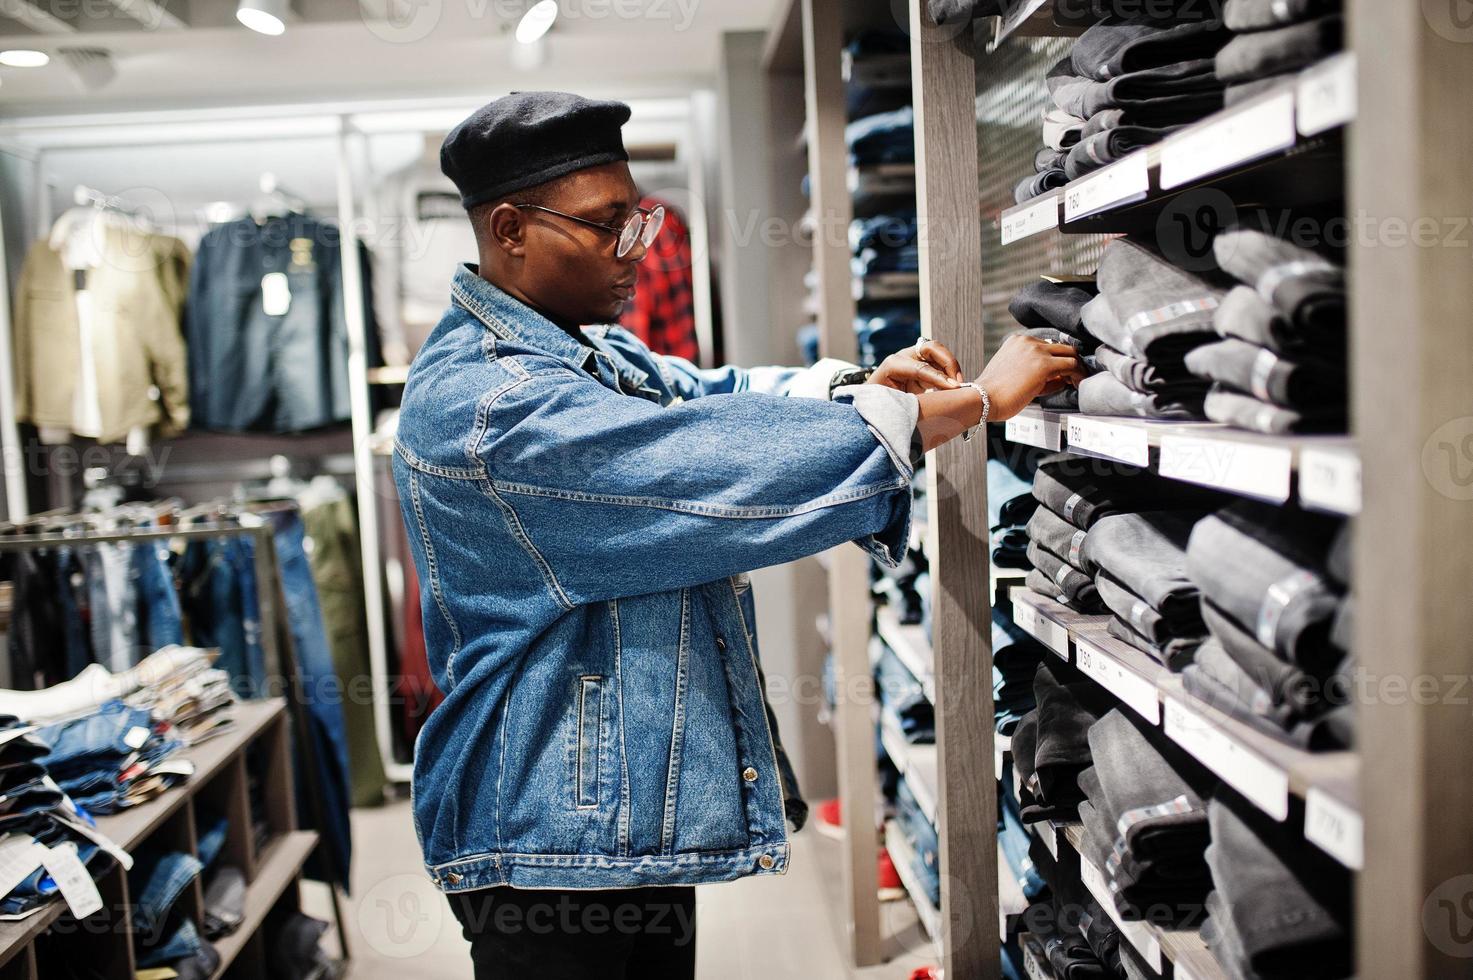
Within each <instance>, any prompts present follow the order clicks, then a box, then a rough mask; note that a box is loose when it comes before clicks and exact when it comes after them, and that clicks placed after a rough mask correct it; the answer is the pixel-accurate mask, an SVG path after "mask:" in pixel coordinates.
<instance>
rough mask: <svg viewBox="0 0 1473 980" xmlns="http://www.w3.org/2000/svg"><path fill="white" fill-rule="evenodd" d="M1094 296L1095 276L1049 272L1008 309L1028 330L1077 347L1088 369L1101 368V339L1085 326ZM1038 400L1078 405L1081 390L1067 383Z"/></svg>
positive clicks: (1060, 406)
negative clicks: (1067, 276)
mask: <svg viewBox="0 0 1473 980" xmlns="http://www.w3.org/2000/svg"><path fill="white" fill-rule="evenodd" d="M1094 296H1095V284H1094V281H1093V280H1089V279H1060V278H1056V277H1053V276H1045V277H1043V278H1041V279H1037V280H1034V281H1033V282H1030V283H1029V284H1028V285H1026V286H1024V287H1023V288H1022V289H1020V290H1018V292H1017V294H1016V295H1014V296H1013V298H1012V300H1011V301H1010V302H1009V303H1008V313H1010V314H1011V315H1012V317H1013V319H1014V320H1017V321H1018V323H1020V324H1022V325H1023V327H1024V331H1023V332H1024V333H1025V334H1027V335H1029V336H1031V337H1037V338H1039V339H1040V340H1045V341H1048V342H1049V343H1054V344H1068V345H1069V346H1070V347H1073V348H1074V349H1075V350H1076V351H1078V352H1079V354H1080V358H1081V360H1082V362H1083V364H1084V367H1085V370H1086V371H1087V372H1090V371H1095V370H1098V365H1097V364H1096V363H1095V360H1094V353H1095V350H1096V348H1098V347H1099V345H1100V342H1099V339H1098V338H1096V337H1095V336H1094V335H1093V334H1091V333H1090V332H1089V330H1088V329H1086V328H1085V326H1084V323H1083V320H1082V311H1083V310H1084V307H1085V304H1087V303H1088V302H1089V301H1090V300H1091V299H1093V298H1094ZM1035 400H1036V401H1037V403H1038V404H1039V405H1042V406H1043V407H1044V408H1048V409H1053V410H1066V411H1067V410H1072V409H1077V408H1078V407H1079V391H1078V389H1076V388H1073V387H1066V388H1063V389H1061V390H1060V391H1057V392H1054V393H1053V394H1051V395H1042V396H1040V397H1039V398H1037V399H1035Z"/></svg>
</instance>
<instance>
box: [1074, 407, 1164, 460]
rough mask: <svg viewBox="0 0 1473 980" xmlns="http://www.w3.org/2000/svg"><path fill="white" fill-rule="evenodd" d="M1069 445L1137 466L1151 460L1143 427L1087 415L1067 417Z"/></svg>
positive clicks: (1148, 443)
mask: <svg viewBox="0 0 1473 980" xmlns="http://www.w3.org/2000/svg"><path fill="white" fill-rule="evenodd" d="M1069 447H1070V448H1071V449H1078V450H1080V451H1082V452H1086V453H1093V454H1095V455H1096V456H1108V457H1109V458H1110V459H1118V460H1120V461H1121V462H1122V463H1134V464H1135V465H1136V466H1147V465H1149V464H1150V462H1151V446H1150V441H1149V440H1148V438H1147V436H1146V430H1145V429H1144V428H1142V427H1141V426H1138V425H1121V424H1119V423H1116V422H1110V421H1106V420H1104V419H1097V418H1092V417H1090V416H1087V415H1086V416H1071V417H1070V418H1069Z"/></svg>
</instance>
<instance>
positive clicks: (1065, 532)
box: [1028, 507, 1098, 575]
mask: <svg viewBox="0 0 1473 980" xmlns="http://www.w3.org/2000/svg"><path fill="white" fill-rule="evenodd" d="M1085 537H1086V535H1085V531H1084V529H1083V528H1080V527H1077V526H1075V525H1073V524H1070V523H1069V522H1068V521H1066V520H1064V519H1063V518H1062V517H1060V516H1059V515H1058V514H1055V513H1054V512H1053V511H1051V510H1049V509H1048V508H1047V507H1040V508H1039V509H1038V510H1036V511H1034V512H1033V516H1032V517H1030V518H1029V519H1028V538H1029V540H1030V541H1036V542H1038V544H1039V545H1040V546H1042V547H1043V548H1044V549H1046V550H1048V551H1049V552H1052V553H1053V554H1055V555H1058V556H1059V557H1060V558H1062V559H1063V560H1064V561H1066V562H1068V563H1069V564H1070V565H1073V566H1074V567H1075V568H1077V569H1079V570H1080V571H1081V572H1083V573H1084V574H1086V575H1093V574H1094V573H1095V571H1096V570H1097V568H1098V566H1096V565H1095V564H1094V563H1093V562H1091V561H1090V560H1089V559H1088V557H1087V556H1086V551H1085V548H1084V540H1085Z"/></svg>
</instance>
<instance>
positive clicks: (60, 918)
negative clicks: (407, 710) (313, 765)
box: [0, 698, 317, 980]
mask: <svg viewBox="0 0 1473 980" xmlns="http://www.w3.org/2000/svg"><path fill="white" fill-rule="evenodd" d="M227 710H228V711H230V712H231V717H232V718H233V719H234V722H235V724H234V727H233V728H231V729H230V730H229V731H227V732H225V734H223V735H220V736H217V737H216V738H214V739H212V740H210V741H208V742H205V743H204V744H202V745H199V746H196V747H194V748H190V749H186V750H184V751H183V752H181V753H180V758H182V759H185V760H188V761H189V762H192V763H193V764H194V767H195V768H194V775H193V776H191V777H190V778H189V779H188V781H186V782H184V783H182V784H180V785H179V786H176V787H174V788H172V789H170V790H167V791H165V792H164V793H163V794H162V795H160V796H159V797H158V798H156V799H154V800H151V801H149V802H148V803H144V804H142V805H140V806H138V807H136V808H133V809H129V810H124V811H122V812H120V813H117V814H114V815H112V816H106V817H100V818H99V819H98V821H97V829H98V830H100V831H101V832H102V833H103V834H105V835H107V837H108V838H109V839H110V840H112V841H113V842H114V843H116V844H117V845H119V846H120V847H122V848H123V850H125V851H128V852H133V851H135V850H137V849H138V848H140V847H149V846H152V847H160V848H167V849H169V850H172V851H182V852H185V853H190V854H194V853H196V848H197V846H198V841H197V840H196V836H195V829H194V828H195V809H196V806H197V805H200V804H203V805H204V806H207V807H208V808H209V809H210V811H212V812H214V813H219V814H223V815H225V816H226V817H227V819H228V820H229V825H230V827H229V831H228V832H227V836H226V841H225V846H224V848H223V850H222V851H221V856H220V859H219V860H220V862H221V863H222V864H229V865H233V866H235V867H238V868H240V869H241V870H242V872H244V874H245V877H246V881H247V882H248V884H247V890H246V897H245V905H244V920H243V921H242V922H241V924H240V927H239V928H238V929H237V930H236V931H235V932H233V933H232V934H230V935H229V936H226V937H224V938H223V939H221V940H219V941H218V942H216V943H215V949H216V952H218V953H219V954H220V967H219V969H218V970H217V971H216V973H215V977H217V978H219V977H226V976H229V977H231V978H241V980H245V978H252V980H266V978H267V977H268V976H270V973H269V972H268V969H267V963H268V959H269V958H268V951H267V949H266V944H265V943H266V940H265V936H264V935H263V934H262V932H261V927H262V925H263V924H264V923H265V921H266V918H267V916H268V915H270V914H271V913H272V912H273V911H275V910H280V909H287V908H293V909H294V908H298V907H299V903H300V895H299V893H298V889H297V885H298V882H299V880H300V878H301V874H302V867H303V865H304V864H305V863H306V861H307V858H308V856H309V855H310V854H311V853H312V851H313V850H314V849H315V848H316V846H317V834H316V832H314V831H305V830H297V829H296V826H297V819H296V804H295V802H294V800H293V788H292V766H291V761H290V735H289V732H288V728H287V726H288V714H287V711H286V702H285V701H283V700H281V699H279V698H275V699H269V700H264V701H250V702H243V703H240V704H237V705H235V706H234V707H232V708H229V709H227ZM252 752H258V753H259V754H260V757H261V762H262V763H264V764H262V765H259V767H258V768H257V771H256V774H257V777H258V779H259V781H260V783H259V784H260V787H261V793H262V795H263V802H264V812H265V815H266V822H267V825H268V827H269V836H268V838H267V840H266V842H265V844H264V846H261V847H259V848H258V847H257V846H256V842H255V839H254V835H253V833H252V827H251V812H252V808H251V800H250V795H249V789H248V779H247V767H248V765H250V762H249V760H248V755H249V754H250V753H252ZM96 882H97V887H98V890H99V892H100V893H101V895H102V899H103V903H104V905H103V908H102V909H101V910H100V911H98V912H97V913H95V914H94V915H92V916H90V917H89V918H87V919H86V920H83V921H80V922H79V921H77V920H76V919H73V918H71V916H70V913H69V912H68V911H67V906H66V903H65V902H63V901H60V900H57V901H54V902H52V903H51V904H50V905H47V906H45V907H44V908H43V909H42V910H41V911H39V912H36V913H34V914H33V915H31V916H29V917H28V918H25V919H21V920H20V921H16V922H4V923H0V978H4V980H44V978H45V977H48V976H55V975H56V973H54V972H52V971H55V970H58V969H60V968H59V967H57V966H55V965H51V964H48V963H47V961H46V959H45V955H46V954H45V952H44V950H43V952H42V954H41V956H40V957H38V955H37V948H38V946H37V939H38V938H39V937H41V936H42V935H43V934H45V933H46V932H48V931H54V932H56V933H58V934H61V935H65V936H68V937H75V941H76V942H77V943H79V944H85V946H86V953H85V956H86V958H87V961H88V962H89V964H90V965H91V966H92V968H93V970H94V971H95V975H96V976H98V977H107V978H117V980H132V977H133V976H134V974H135V971H136V966H135V960H134V952H133V937H134V931H133V926H132V902H131V900H130V897H129V892H128V876H127V872H126V871H124V870H123V867H122V866H121V865H120V864H117V863H116V862H112V863H111V866H110V867H109V868H108V869H107V870H106V871H104V872H103V873H102V874H100V875H98V876H97V878H96ZM179 907H180V908H181V909H182V910H183V911H184V914H185V915H187V916H188V917H189V918H191V919H192V920H193V921H194V923H195V925H196V926H200V925H202V923H203V917H204V890H203V885H202V883H201V882H200V881H199V880H198V879H196V880H195V882H194V883H193V885H192V887H191V888H190V889H188V890H186V891H185V893H184V895H183V896H182V897H181V898H180V906H179ZM68 941H69V942H70V939H69V940H68Z"/></svg>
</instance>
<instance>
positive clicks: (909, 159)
mask: <svg viewBox="0 0 1473 980" xmlns="http://www.w3.org/2000/svg"><path fill="white" fill-rule="evenodd" d="M844 145H845V146H847V147H848V148H849V162H850V163H851V164H853V165H854V166H864V165H867V164H878V163H914V162H915V158H916V144H915V110H914V109H913V108H912V107H911V106H908V105H904V106H901V107H900V108H898V109H891V110H890V111H889V112H877V113H875V114H873V115H870V116H864V117H862V118H859V119H856V120H854V121H853V122H851V123H849V124H848V125H846V126H845V127H844Z"/></svg>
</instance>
